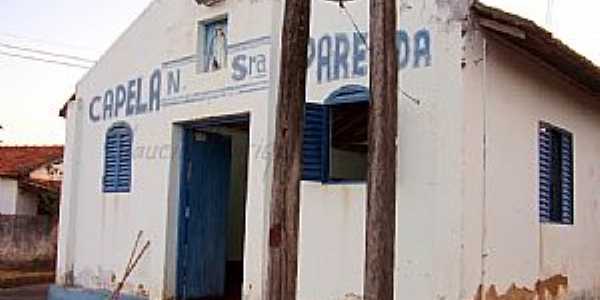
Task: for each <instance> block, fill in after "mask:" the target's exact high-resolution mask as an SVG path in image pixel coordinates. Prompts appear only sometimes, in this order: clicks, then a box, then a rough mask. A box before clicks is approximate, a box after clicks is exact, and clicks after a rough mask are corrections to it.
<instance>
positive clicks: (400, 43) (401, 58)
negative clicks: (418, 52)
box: [396, 30, 410, 70]
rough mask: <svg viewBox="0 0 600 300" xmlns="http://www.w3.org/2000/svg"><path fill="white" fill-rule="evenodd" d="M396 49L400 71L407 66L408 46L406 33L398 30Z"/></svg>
mask: <svg viewBox="0 0 600 300" xmlns="http://www.w3.org/2000/svg"><path fill="white" fill-rule="evenodd" d="M396 47H397V48H398V69H400V70H402V69H404V68H406V66H407V65H408V58H409V56H410V45H409V42H408V33H406V31H404V30H400V31H398V32H397V33H396Z"/></svg>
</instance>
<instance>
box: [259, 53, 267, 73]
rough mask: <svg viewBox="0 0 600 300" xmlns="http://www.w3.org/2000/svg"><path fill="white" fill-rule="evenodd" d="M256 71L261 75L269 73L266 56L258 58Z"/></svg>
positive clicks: (262, 55) (261, 55) (260, 55)
mask: <svg viewBox="0 0 600 300" xmlns="http://www.w3.org/2000/svg"><path fill="white" fill-rule="evenodd" d="M256 71H258V73H260V74H262V73H266V72H267V57H266V56H265V55H264V54H259V55H257V56H256Z"/></svg>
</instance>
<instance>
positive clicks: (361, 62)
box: [352, 32, 368, 77]
mask: <svg viewBox="0 0 600 300" xmlns="http://www.w3.org/2000/svg"><path fill="white" fill-rule="evenodd" d="M362 35H363V36H364V37H365V40H366V39H368V37H367V34H366V33H363V34H362ZM366 49H367V45H365V43H364V42H363V40H362V38H361V37H360V34H358V33H357V32H355V33H354V56H353V58H352V74H353V75H354V76H355V77H363V76H365V75H367V67H366V66H365V60H367V50H366Z"/></svg>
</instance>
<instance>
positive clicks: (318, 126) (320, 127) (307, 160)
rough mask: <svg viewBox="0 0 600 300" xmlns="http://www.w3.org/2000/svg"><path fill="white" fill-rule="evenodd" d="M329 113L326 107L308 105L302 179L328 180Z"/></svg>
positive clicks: (306, 108)
mask: <svg viewBox="0 0 600 300" xmlns="http://www.w3.org/2000/svg"><path fill="white" fill-rule="evenodd" d="M328 119H329V112H328V110H327V107H326V106H325V105H321V104H316V103H306V105H305V110H304V142H303V145H302V179H303V180H310V181H321V182H324V181H326V180H327V176H328V175H327V174H328V172H329V145H328V144H329V120H328Z"/></svg>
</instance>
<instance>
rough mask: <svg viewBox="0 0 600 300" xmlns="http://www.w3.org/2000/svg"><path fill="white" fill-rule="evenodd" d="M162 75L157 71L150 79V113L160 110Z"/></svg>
mask: <svg viewBox="0 0 600 300" xmlns="http://www.w3.org/2000/svg"><path fill="white" fill-rule="evenodd" d="M161 80H162V74H161V72H160V69H157V70H155V71H154V72H153V73H152V76H151V77H150V100H149V102H150V105H149V106H150V111H155V110H156V111H159V110H160V86H161V82H162V81H161Z"/></svg>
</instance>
